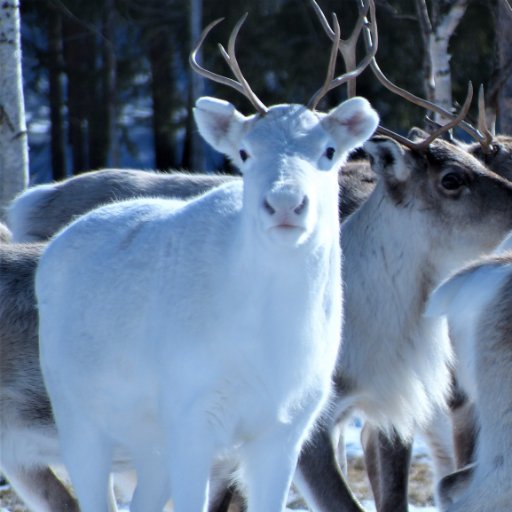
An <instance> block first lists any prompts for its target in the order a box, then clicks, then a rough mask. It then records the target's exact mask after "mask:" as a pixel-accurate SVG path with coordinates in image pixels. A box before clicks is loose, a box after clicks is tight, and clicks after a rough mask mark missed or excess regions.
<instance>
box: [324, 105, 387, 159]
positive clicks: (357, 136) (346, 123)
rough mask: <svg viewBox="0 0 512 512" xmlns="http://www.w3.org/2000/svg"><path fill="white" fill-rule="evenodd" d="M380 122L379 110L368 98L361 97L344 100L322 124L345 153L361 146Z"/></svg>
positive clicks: (329, 113)
mask: <svg viewBox="0 0 512 512" xmlns="http://www.w3.org/2000/svg"><path fill="white" fill-rule="evenodd" d="M378 124H379V116H378V114H377V112H375V110H373V108H372V107H371V105H370V103H369V102H368V101H367V100H365V99H364V98H360V97H356V98H351V99H349V100H347V101H344V102H343V103H341V104H340V105H338V106H337V107H335V108H333V109H332V110H331V111H329V112H328V113H327V114H326V115H325V117H324V118H323V119H322V125H323V126H324V128H325V129H326V130H327V131H328V132H329V133H330V134H331V135H332V137H333V138H334V140H335V141H336V144H337V146H338V148H340V150H341V152H343V153H345V152H347V151H350V150H351V149H354V148H356V147H358V146H361V144H363V142H365V141H366V140H368V138H369V137H371V135H372V133H373V132H374V131H375V129H376V128H377V125H378Z"/></svg>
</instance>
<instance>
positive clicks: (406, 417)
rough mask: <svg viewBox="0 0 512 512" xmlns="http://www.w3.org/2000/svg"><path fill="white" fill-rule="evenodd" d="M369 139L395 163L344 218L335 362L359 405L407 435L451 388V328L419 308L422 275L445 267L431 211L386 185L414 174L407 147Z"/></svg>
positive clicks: (432, 276) (436, 274) (435, 274)
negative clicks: (434, 243) (406, 203)
mask: <svg viewBox="0 0 512 512" xmlns="http://www.w3.org/2000/svg"><path fill="white" fill-rule="evenodd" d="M383 146H384V147H383ZM365 147H366V148H367V149H368V150H369V151H371V152H373V153H374V154H375V157H374V159H375V163H374V168H375V169H376V170H377V171H378V170H379V168H378V166H379V161H380V160H379V159H380V157H379V156H378V153H379V152H380V151H381V150H383V149H384V150H390V151H392V154H393V155H394V165H393V166H389V167H388V168H387V169H386V170H385V172H386V173H387V176H386V175H384V174H383V177H382V178H381V180H380V181H379V183H378V184H377V187H376V189H375V191H374V193H373V194H372V195H371V196H370V198H369V199H368V200H367V201H366V203H365V204H364V205H363V206H362V207H361V208H360V209H359V210H357V211H356V212H355V213H354V214H353V215H352V216H351V217H349V219H348V220H347V221H346V222H345V223H344V224H343V226H342V235H341V240H342V247H343V252H344V262H345V263H344V282H345V305H346V309H345V330H344V347H345V350H344V351H343V352H342V353H341V356H340V361H339V362H338V367H339V368H340V369H342V372H343V375H344V377H345V378H346V379H348V381H349V382H350V383H352V385H353V387H354V390H353V391H352V393H353V394H354V396H353V399H352V400H353V403H354V405H355V407H356V408H358V409H360V410H362V411H363V412H364V413H365V415H366V416H367V417H368V418H369V419H371V420H372V421H373V422H375V423H377V424H378V425H379V426H380V427H381V428H383V429H385V430H387V429H389V428H390V427H391V426H393V427H394V428H396V429H397V431H398V432H399V433H400V434H401V435H402V436H403V437H406V438H407V437H410V436H411V435H412V434H413V432H414V429H415V427H417V426H421V425H425V424H426V423H427V422H428V421H429V419H430V418H431V416H432V414H433V412H434V411H435V410H436V408H438V407H443V404H444V399H445V396H446V394H447V392H448V390H449V383H450V372H449V368H450V364H451V357H452V355H451V348H450V343H449V339H448V335H447V332H446V329H445V328H444V325H443V322H442V321H441V320H439V319H426V318H424V317H423V316H422V313H423V307H424V300H425V297H424V290H423V289H422V287H423V285H424V283H423V281H425V280H426V284H425V285H428V282H431V281H434V282H435V280H436V279H440V272H441V271H440V270H439V269H438V268H436V262H437V261H438V259H437V257H435V256H434V255H433V254H432V253H433V252H435V249H434V248H433V247H431V245H430V244H431V239H432V236H431V235H430V234H429V231H430V230H431V229H432V228H431V226H430V215H429V213H428V212H426V211H425V210H424V209H423V208H422V207H421V204H415V203H413V204H412V205H411V207H410V208H408V209H405V208H403V207H402V206H396V205H395V204H394V203H393V201H392V200H391V199H390V198H389V197H388V194H387V192H386V181H388V182H389V181H392V180H398V182H404V181H407V180H408V179H409V175H410V173H411V170H410V169H409V171H406V170H405V169H406V168H407V164H406V163H404V156H403V150H402V149H401V148H400V147H399V146H398V145H397V144H395V143H393V142H391V141H390V142H389V143H387V144H386V143H385V144H374V143H367V145H366V146H365ZM381 172H382V173H384V170H382V171H381ZM416 172H418V171H416ZM391 174H392V176H391ZM439 249H440V250H441V249H442V248H439ZM446 250H447V251H449V250H450V249H449V248H446ZM345 400H346V397H345Z"/></svg>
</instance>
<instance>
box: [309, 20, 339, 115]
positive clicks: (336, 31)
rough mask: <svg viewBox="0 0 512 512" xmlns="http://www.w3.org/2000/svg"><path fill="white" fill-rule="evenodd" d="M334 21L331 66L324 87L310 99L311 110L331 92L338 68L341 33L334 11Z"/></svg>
mask: <svg viewBox="0 0 512 512" xmlns="http://www.w3.org/2000/svg"><path fill="white" fill-rule="evenodd" d="M326 21H327V20H326ZM332 22H333V25H334V32H333V45H332V47H331V53H330V54H329V66H328V68H327V76H326V78H325V82H324V83H323V85H322V87H320V89H318V91H317V92H316V93H315V94H314V95H313V97H312V98H311V99H310V100H309V103H308V108H310V109H311V110H315V108H316V107H317V105H318V102H319V101H320V100H321V99H322V98H323V97H324V96H325V95H326V94H327V93H328V92H329V88H330V86H331V84H332V81H333V78H334V73H335V69H336V55H337V53H338V41H339V39H340V34H341V29H340V24H339V23H338V18H337V16H336V14H335V13H332Z"/></svg>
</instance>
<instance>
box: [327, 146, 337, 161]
mask: <svg viewBox="0 0 512 512" xmlns="http://www.w3.org/2000/svg"><path fill="white" fill-rule="evenodd" d="M335 152H336V150H335V149H334V148H332V147H328V148H327V149H326V150H325V157H326V158H327V160H332V159H333V157H334V153H335Z"/></svg>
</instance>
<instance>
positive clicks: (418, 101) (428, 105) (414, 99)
mask: <svg viewBox="0 0 512 512" xmlns="http://www.w3.org/2000/svg"><path fill="white" fill-rule="evenodd" d="M364 40H365V44H366V46H367V48H368V46H369V45H370V44H371V34H370V33H369V30H368V28H367V27H365V31H364ZM370 68H371V70H372V72H373V74H374V75H375V77H376V78H377V80H378V81H379V82H380V83H381V84H382V85H383V86H384V87H385V88H386V89H388V90H389V91H391V92H392V93H393V94H396V95H398V96H401V97H402V98H404V99H405V100H407V101H410V102H411V103H413V104H415V105H418V106H420V107H423V108H425V109H427V110H432V111H433V112H437V113H438V114H441V115H442V116H444V117H446V118H448V119H451V120H453V119H456V118H457V117H458V116H455V115H454V114H453V113H452V112H448V111H447V110H445V109H444V108H442V107H440V106H439V105H437V104H436V103H433V102H431V101H429V100H426V99H424V98H420V97H419V96H416V95H415V94H413V93H411V92H409V91H406V90H405V89H402V88H401V87H399V86H398V85H396V84H394V83H393V82H392V81H391V80H389V78H387V77H386V76H385V75H384V73H383V71H382V70H381V69H380V67H379V65H378V63H377V60H376V59H375V58H373V59H372V61H371V62H370ZM450 123H451V122H450ZM459 127H460V128H461V129H462V130H464V131H465V132H466V133H467V134H469V135H470V136H471V137H473V138H474V139H475V140H477V141H478V142H480V144H483V142H484V140H485V139H484V138H483V137H482V134H480V133H479V131H478V130H476V129H475V128H474V127H473V126H471V125H470V124H469V123H467V122H466V121H459Z"/></svg>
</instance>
